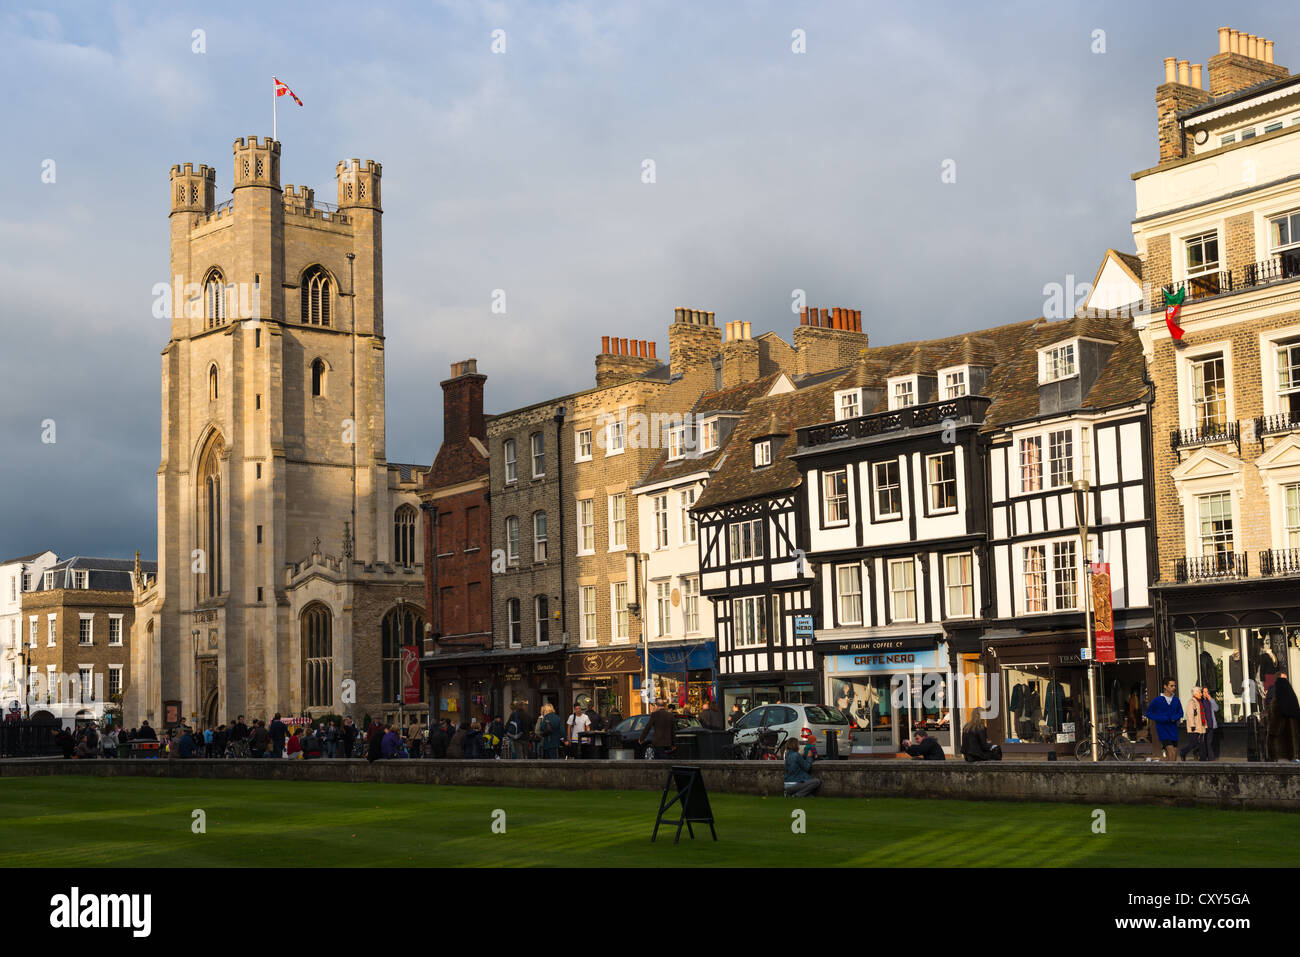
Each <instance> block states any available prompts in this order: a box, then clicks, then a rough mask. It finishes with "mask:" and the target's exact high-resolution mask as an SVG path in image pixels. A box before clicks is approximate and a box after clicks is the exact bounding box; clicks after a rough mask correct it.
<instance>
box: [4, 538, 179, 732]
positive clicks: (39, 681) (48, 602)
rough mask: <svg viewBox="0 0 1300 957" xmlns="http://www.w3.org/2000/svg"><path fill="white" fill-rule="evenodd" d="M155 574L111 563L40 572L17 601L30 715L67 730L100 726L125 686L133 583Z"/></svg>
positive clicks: (151, 568)
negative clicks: (54, 720)
mask: <svg viewBox="0 0 1300 957" xmlns="http://www.w3.org/2000/svg"><path fill="white" fill-rule="evenodd" d="M155 570H156V566H155V565H154V564H153V563H152V562H141V561H140V559H139V554H138V553H137V555H136V560H135V562H134V564H133V563H132V562H130V561H126V560H122V559H114V558H85V557H80V556H78V557H75V558H68V559H65V560H63V561H61V562H57V563H55V564H54V565H51V566H50V567H49V568H46V569H43V570H42V571H41V572H40V573H39V574H38V575H34V576H33V579H32V583H31V585H32V587H31V590H30V591H25V592H23V593H22V616H23V620H24V623H25V625H26V628H25V633H24V635H23V636H22V637H23V639H24V642H23V644H21V645H20V649H19V654H20V655H21V656H22V658H23V664H24V667H25V668H26V671H27V676H28V679H27V691H28V695H27V697H28V701H27V707H28V709H29V710H30V713H31V714H32V715H34V716H39V715H41V714H42V713H46V714H49V715H51V716H53V717H56V718H59V719H60V720H62V721H63V723H64V726H65V727H69V728H70V727H72V726H73V724H74V723H76V722H82V721H102V720H103V718H104V712H105V708H112V707H114V706H115V705H116V706H120V704H121V701H122V696H123V695H124V694H125V692H126V690H127V688H128V687H129V686H130V681H131V677H132V676H131V671H130V655H131V648H130V638H131V626H132V624H133V622H134V619H135V607H134V602H133V597H132V591H133V587H132V586H133V582H134V581H135V580H136V579H137V578H142V577H143V576H145V575H152V574H153V573H154V572H155Z"/></svg>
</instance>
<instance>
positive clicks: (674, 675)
mask: <svg viewBox="0 0 1300 957" xmlns="http://www.w3.org/2000/svg"><path fill="white" fill-rule="evenodd" d="M641 654H642V653H641V652H640V651H638V652H637V660H638V661H641V660H642V658H641ZM636 687H637V688H638V689H639V688H640V682H639V680H638V681H637V682H636ZM717 694H718V673H717V645H716V644H715V643H714V642H712V641H704V642H695V643H693V644H675V645H659V644H655V643H653V642H652V643H651V645H650V700H651V701H667V702H670V703H673V704H676V705H677V708H678V710H679V711H680V710H685V711H689V712H690V713H691V714H699V713H700V709H701V708H703V707H704V704H705V703H706V702H708V703H711V704H714V705H715V706H716V705H717Z"/></svg>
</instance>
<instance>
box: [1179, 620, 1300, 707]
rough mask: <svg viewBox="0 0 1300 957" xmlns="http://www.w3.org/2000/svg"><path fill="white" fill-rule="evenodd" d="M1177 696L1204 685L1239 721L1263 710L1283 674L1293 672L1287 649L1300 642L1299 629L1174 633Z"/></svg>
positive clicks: (1235, 629) (1232, 629)
mask: <svg viewBox="0 0 1300 957" xmlns="http://www.w3.org/2000/svg"><path fill="white" fill-rule="evenodd" d="M1174 641H1175V649H1174V654H1175V657H1176V660H1177V675H1176V680H1177V682H1178V696H1179V698H1181V699H1183V702H1184V709H1185V708H1186V700H1187V698H1188V697H1190V696H1191V693H1192V688H1193V687H1194V686H1196V685H1200V686H1201V687H1203V688H1205V689H1206V690H1207V691H1209V692H1210V695H1211V697H1213V698H1214V701H1215V704H1216V705H1217V706H1218V708H1219V720H1220V722H1222V723H1227V724H1234V723H1238V722H1241V721H1243V720H1245V719H1246V718H1247V717H1249V716H1250V715H1253V714H1258V713H1259V712H1260V711H1261V710H1263V702H1264V700H1265V698H1266V697H1267V695H1268V693H1269V691H1271V690H1272V688H1273V684H1274V682H1276V681H1277V678H1278V676H1279V675H1285V674H1287V673H1288V671H1287V669H1288V666H1289V664H1290V662H1289V661H1288V650H1289V648H1292V647H1297V646H1300V628H1296V627H1287V628H1282V627H1276V628H1202V629H1199V630H1195V631H1179V632H1175V634H1174Z"/></svg>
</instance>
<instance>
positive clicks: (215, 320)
mask: <svg viewBox="0 0 1300 957" xmlns="http://www.w3.org/2000/svg"><path fill="white" fill-rule="evenodd" d="M203 315H204V316H205V317H206V318H207V320H208V328H209V329H215V328H217V326H224V325H225V324H226V281H225V279H224V277H222V275H221V270H219V269H211V270H209V271H208V275H207V278H206V279H204V280H203Z"/></svg>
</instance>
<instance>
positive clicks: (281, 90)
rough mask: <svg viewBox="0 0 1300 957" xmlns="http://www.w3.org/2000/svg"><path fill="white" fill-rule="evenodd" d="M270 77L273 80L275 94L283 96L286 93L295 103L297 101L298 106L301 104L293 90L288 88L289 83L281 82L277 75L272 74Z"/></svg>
mask: <svg viewBox="0 0 1300 957" xmlns="http://www.w3.org/2000/svg"><path fill="white" fill-rule="evenodd" d="M271 79H272V80H275V95H276V96H284V95H285V94H288V95H289V96H292V97H293V101H294V102H295V103H297V104H298V105H299V106H302V100H300V99H298V94H296V93H294V92H293V90H291V89H289V85H288V84H287V83H283V82H281V81H280V79H279V78H278V77H274V76H273V77H271Z"/></svg>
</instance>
